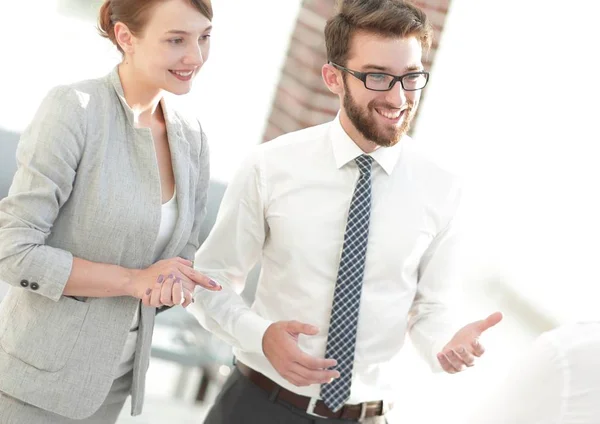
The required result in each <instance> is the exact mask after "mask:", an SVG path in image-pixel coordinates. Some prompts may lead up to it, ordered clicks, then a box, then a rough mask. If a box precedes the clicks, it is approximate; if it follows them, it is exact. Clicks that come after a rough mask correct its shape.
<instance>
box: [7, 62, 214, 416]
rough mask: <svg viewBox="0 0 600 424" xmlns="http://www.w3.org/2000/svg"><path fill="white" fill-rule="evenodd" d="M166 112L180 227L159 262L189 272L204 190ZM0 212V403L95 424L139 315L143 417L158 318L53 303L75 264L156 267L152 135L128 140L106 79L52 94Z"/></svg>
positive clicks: (192, 139)
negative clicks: (174, 262) (1, 286)
mask: <svg viewBox="0 0 600 424" xmlns="http://www.w3.org/2000/svg"><path fill="white" fill-rule="evenodd" d="M167 103H168V102H167V101H165V100H163V103H162V106H163V110H164V113H165V118H166V121H167V134H168V139H169V145H170V148H171V156H172V161H173V170H174V174H175V183H176V186H177V202H178V206H179V218H178V221H177V223H176V226H175V231H174V234H173V236H172V238H171V240H170V242H169V243H168V245H167V247H166V248H165V251H164V253H163V256H162V257H163V258H168V257H174V256H180V257H183V258H186V259H189V260H193V257H194V254H195V252H196V250H197V249H198V247H199V237H200V225H201V223H202V220H203V218H204V216H205V211H206V196H207V189H208V182H209V160H208V146H207V143H206V138H205V136H204V134H203V132H202V129H201V127H200V124H199V122H198V121H197V120H196V119H189V118H187V117H184V116H183V115H181V114H180V113H178V112H175V111H174V110H172V109H170V108H169V106H168V104H167ZM17 163H18V168H17V172H16V174H15V177H14V180H13V183H12V186H11V188H10V191H9V195H8V196H7V197H6V198H5V199H3V200H2V201H0V280H4V281H6V282H7V283H8V284H10V285H11V286H12V287H11V289H10V290H9V293H8V294H7V295H6V297H5V298H4V300H3V301H2V303H1V304H0V391H1V392H4V393H6V394H8V395H9V396H12V397H14V398H17V399H20V400H22V401H23V402H26V403H29V404H32V405H35V406H37V407H40V408H43V409H45V410H48V411H51V412H54V413H57V414H60V415H63V416H66V417H69V418H74V419H82V418H85V417H88V416H90V415H91V414H93V413H94V412H95V411H96V410H97V409H98V408H99V407H100V405H101V404H102V402H103V400H104V398H105V396H106V394H107V393H108V391H109V389H110V386H111V384H112V382H113V379H114V377H115V374H116V371H117V367H118V365H119V361H120V358H121V353H122V351H123V347H124V344H125V339H126V337H127V333H128V331H129V328H130V325H131V322H132V319H133V317H134V314H135V313H136V310H138V309H139V308H140V307H141V321H140V328H139V337H138V345H137V352H136V357H135V364H134V377H133V388H132V390H133V393H132V395H133V402H132V403H133V405H132V414H134V415H137V414H139V413H140V412H141V408H142V403H143V396H144V382H145V374H146V370H147V368H148V362H149V352H150V342H151V338H152V330H153V326H154V317H155V313H156V309H155V308H148V307H144V306H141V305H140V302H139V301H138V300H136V299H134V298H131V297H117V298H87V299H84V301H78V300H75V299H74V298H71V297H65V296H62V292H63V289H64V286H65V284H66V282H67V279H68V277H69V275H70V272H71V267H72V262H73V256H75V257H79V258H83V259H87V260H90V261H94V262H101V263H109V264H116V265H120V266H124V267H127V268H135V269H141V268H145V267H148V266H149V265H151V264H152V263H153V259H154V258H153V251H154V246H155V242H156V238H157V235H158V231H159V225H160V219H161V189H160V179H159V172H158V166H157V160H156V154H155V150H154V143H153V139H152V135H151V132H150V130H149V129H147V128H135V127H134V117H133V112H132V110H131V109H130V108H129V106H128V105H127V103H126V102H125V98H124V95H123V88H122V86H121V82H120V79H119V75H118V71H117V69H116V68H115V69H114V70H113V72H111V73H110V74H109V75H108V76H106V77H105V78H101V79H97V80H89V81H83V82H80V83H77V84H74V85H70V86H61V87H57V88H55V89H53V90H51V91H50V93H49V94H48V96H47V97H46V98H45V100H44V101H43V102H42V105H41V106H40V108H39V110H38V112H37V114H36V116H35V118H34V119H33V122H32V123H31V124H30V126H29V127H28V128H27V129H26V130H25V132H24V133H23V135H22V137H21V140H20V142H19V145H18V148H17Z"/></svg>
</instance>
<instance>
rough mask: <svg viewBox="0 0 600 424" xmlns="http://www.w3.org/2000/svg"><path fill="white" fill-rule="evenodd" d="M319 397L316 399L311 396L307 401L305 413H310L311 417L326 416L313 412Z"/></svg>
mask: <svg viewBox="0 0 600 424" xmlns="http://www.w3.org/2000/svg"><path fill="white" fill-rule="evenodd" d="M318 400H319V399H317V398H316V397H311V398H310V401H309V402H308V407H307V408H306V413H307V414H308V415H312V416H313V417H319V418H327V417H325V416H323V415H319V414H315V406H317V401H318Z"/></svg>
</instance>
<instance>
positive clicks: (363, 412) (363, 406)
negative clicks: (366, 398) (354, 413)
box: [358, 402, 367, 422]
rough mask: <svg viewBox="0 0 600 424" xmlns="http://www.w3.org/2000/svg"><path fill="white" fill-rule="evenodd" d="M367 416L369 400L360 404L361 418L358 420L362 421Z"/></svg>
mask: <svg viewBox="0 0 600 424" xmlns="http://www.w3.org/2000/svg"><path fill="white" fill-rule="evenodd" d="M366 417H367V402H363V403H361V404H360V418H359V419H358V422H362V420H364V419H365V418H366Z"/></svg>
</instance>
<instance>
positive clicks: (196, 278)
mask: <svg viewBox="0 0 600 424" xmlns="http://www.w3.org/2000/svg"><path fill="white" fill-rule="evenodd" d="M179 271H181V273H183V275H185V276H186V277H187V278H189V279H190V280H191V281H192V282H193V283H195V284H197V285H199V286H202V287H204V288H205V289H207V290H212V291H219V290H221V289H222V288H223V287H221V286H220V285H219V284H218V283H217V282H215V281H213V280H211V279H210V278H208V277H207V276H205V275H202V274H200V273H199V272H198V271H196V270H194V269H193V268H190V267H185V266H180V267H179Z"/></svg>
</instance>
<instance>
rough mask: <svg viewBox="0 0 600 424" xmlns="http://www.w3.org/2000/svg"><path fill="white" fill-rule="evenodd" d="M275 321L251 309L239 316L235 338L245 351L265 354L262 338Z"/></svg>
mask: <svg viewBox="0 0 600 424" xmlns="http://www.w3.org/2000/svg"><path fill="white" fill-rule="evenodd" d="M271 324H273V321H269V320H267V319H264V318H263V317H261V316H260V315H258V314H256V313H255V312H252V311H249V312H247V313H245V314H244V315H242V316H241V317H239V319H238V321H237V323H236V326H235V330H234V332H235V338H236V339H237V341H238V342H239V344H240V347H241V348H242V350H243V351H245V352H252V353H260V354H261V355H264V353H263V348H262V340H263V336H264V335H265V332H266V331H267V328H269V326H270V325H271Z"/></svg>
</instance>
